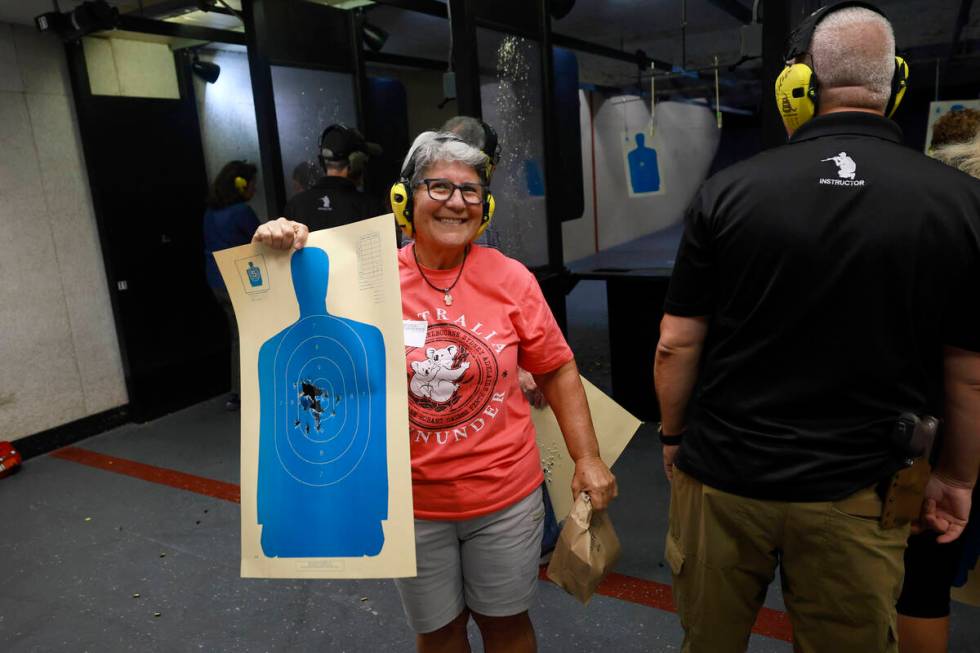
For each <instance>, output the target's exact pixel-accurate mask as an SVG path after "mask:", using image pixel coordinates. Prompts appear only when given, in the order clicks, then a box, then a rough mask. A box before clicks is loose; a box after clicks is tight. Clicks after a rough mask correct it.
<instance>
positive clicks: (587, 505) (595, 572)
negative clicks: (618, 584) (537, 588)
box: [548, 492, 620, 604]
mask: <svg viewBox="0 0 980 653" xmlns="http://www.w3.org/2000/svg"><path fill="white" fill-rule="evenodd" d="M619 553H620V550H619V538H618V537H616V531H615V530H613V525H612V521H610V519H609V515H607V514H606V511H605V510H602V511H595V510H593V509H592V503H591V502H590V501H589V495H588V494H586V493H584V492H583V493H582V494H580V495H579V497H578V499H577V500H576V501H575V505H574V506H572V511H571V512H570V513H568V517H567V518H566V519H565V526H564V527H563V528H562V529H561V535H560V536H559V537H558V544H557V545H556V546H555V551H554V553H552V554H551V563H550V564H549V565H548V578H550V579H551V580H552V581H553V582H554V583H555V584H556V585H558V586H559V587H561V588H563V589H564V590H565V591H566V592H568V593H569V594H571V595H572V596H574V597H575V598H577V599H578V600H579V601H581V602H582V603H583V604H585V603H588V602H589V599H591V598H592V594H593V593H594V592H595V590H596V588H597V587H598V586H599V583H601V582H602V579H603V578H605V577H606V575H607V574H608V573H609V572H610V571H612V568H613V566H614V565H615V564H616V562H618V561H619Z"/></svg>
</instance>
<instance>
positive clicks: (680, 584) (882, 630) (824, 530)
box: [666, 467, 908, 653]
mask: <svg viewBox="0 0 980 653" xmlns="http://www.w3.org/2000/svg"><path fill="white" fill-rule="evenodd" d="M880 512H881V501H880V500H879V499H878V497H877V495H876V494H875V492H874V489H873V488H868V489H866V490H861V491H860V492H858V493H856V494H855V495H853V496H851V497H848V498H847V499H843V500H842V501H837V502H829V501H828V502H816V503H790V502H785V501H760V500H756V499H748V498H745V497H740V496H737V495H734V494H729V493H727V492H722V491H720V490H716V489H714V488H711V487H708V486H707V485H704V484H702V483H701V482H699V481H697V480H696V479H694V478H691V477H690V476H687V475H685V474H684V473H683V472H681V471H680V470H678V469H677V468H676V467H675V468H674V480H673V483H672V487H671V497H670V526H669V529H668V533H667V551H666V557H667V561H668V563H669V564H670V567H671V570H672V571H673V576H674V585H673V591H674V604H675V605H676V606H677V613H678V614H679V615H680V618H681V625H682V626H683V627H684V645H683V648H682V651H683V652H684V653H701V652H704V653H725V652H727V651H739V652H741V651H745V649H746V647H747V646H748V640H749V634H750V633H751V631H752V626H753V624H754V622H755V618H756V614H757V613H758V611H759V608H760V607H761V606H762V603H763V600H764V599H765V596H766V589H767V587H768V586H769V583H771V582H772V580H773V577H774V575H775V570H776V566H777V564H778V565H779V569H780V581H781V582H782V587H783V599H784V601H785V604H786V611H787V613H788V615H789V617H790V621H791V623H792V624H793V650H794V651H798V652H804V653H810V652H824V651H826V652H829V653H850V652H854V653H878V652H879V651H888V652H897V651H898V644H897V635H896V627H895V621H896V614H895V601H896V600H897V598H898V594H899V592H900V590H901V587H902V575H903V570H904V568H903V564H902V556H903V553H904V551H905V542H906V539H907V538H908V526H903V527H900V528H892V529H888V530H884V529H882V528H881V527H880V526H879V524H878V515H879V514H880Z"/></svg>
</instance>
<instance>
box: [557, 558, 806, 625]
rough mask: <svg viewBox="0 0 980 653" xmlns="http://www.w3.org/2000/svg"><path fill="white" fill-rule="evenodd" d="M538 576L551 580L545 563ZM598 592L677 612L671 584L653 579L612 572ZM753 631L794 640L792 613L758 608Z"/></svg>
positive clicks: (600, 585)
mask: <svg viewBox="0 0 980 653" xmlns="http://www.w3.org/2000/svg"><path fill="white" fill-rule="evenodd" d="M538 576H539V577H540V578H541V580H549V579H548V575H547V573H546V571H545V567H541V571H540V573H539V574H538ZM549 582H550V580H549ZM596 594H601V595H602V596H608V597H611V598H614V599H619V600H621V601H629V602H630V603H638V604H640V605H646V606H649V607H651V608H657V609H658V610H665V611H667V612H677V609H676V608H675V607H674V598H673V593H672V592H671V589H670V585H665V584H664V583H658V582H656V581H652V580H646V579H643V578H636V577H634V576H625V575H623V574H617V573H615V572H613V573H610V574H609V575H608V576H606V578H605V579H604V580H603V581H602V583H600V584H599V587H598V588H597V589H596ZM752 632H753V633H756V634H757V635H764V636H766V637H772V638H773V639H781V640H783V641H785V642H791V641H793V627H792V625H791V624H790V622H789V617H787V616H786V613H785V612H780V611H779V610H772V609H770V608H762V609H761V610H759V616H758V617H756V620H755V626H754V627H753V628H752Z"/></svg>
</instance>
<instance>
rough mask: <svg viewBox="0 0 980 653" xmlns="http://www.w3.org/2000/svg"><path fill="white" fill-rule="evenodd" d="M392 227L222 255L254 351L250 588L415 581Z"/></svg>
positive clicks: (244, 418) (375, 224)
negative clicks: (287, 582) (274, 582)
mask: <svg viewBox="0 0 980 653" xmlns="http://www.w3.org/2000/svg"><path fill="white" fill-rule="evenodd" d="M392 220H393V217H392V216H391V215H390V214H389V215H384V216H380V217H377V218H371V219H369V220H362V221H360V222H356V223H354V224H350V225H346V226H343V227H338V228H335V229H326V230H323V231H317V232H313V233H312V234H311V235H310V239H309V241H308V242H307V245H306V247H305V248H303V249H301V250H299V251H295V252H293V251H290V252H282V251H277V250H272V249H270V248H267V247H265V246H263V245H256V244H252V245H245V246H242V247H236V248H232V249H227V250H224V251H221V252H217V253H215V259H216V260H217V262H218V267H219V269H220V270H221V274H222V276H223V278H224V281H225V285H226V286H227V287H228V294H229V295H230V296H231V300H232V304H233V305H234V307H235V317H236V319H237V321H238V329H239V338H240V343H241V345H240V346H241V379H242V404H241V432H242V439H241V442H242V445H241V446H242V452H241V488H242V489H241V524H242V542H241V544H242V554H241V555H242V564H241V573H242V576H244V577H258V578H394V577H403V576H414V575H415V533H414V517H413V509H412V484H411V464H410V458H409V439H408V422H407V420H406V419H405V416H406V415H407V414H408V397H407V391H406V386H405V376H404V375H405V369H404V337H403V335H404V334H403V325H402V317H401V291H400V287H399V282H398V264H397V260H396V254H395V235H394V232H393V231H392V229H391V222H392Z"/></svg>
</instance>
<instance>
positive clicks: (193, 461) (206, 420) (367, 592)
mask: <svg viewBox="0 0 980 653" xmlns="http://www.w3.org/2000/svg"><path fill="white" fill-rule="evenodd" d="M569 306H570V307H572V308H573V310H572V311H570V322H571V325H572V327H571V341H572V346H573V348H574V349H575V350H576V352H577V354H578V356H579V362H580V366H581V368H582V370H583V373H584V374H585V375H586V376H588V377H589V378H590V379H591V380H593V382H595V383H596V384H597V385H599V386H600V387H604V388H606V389H607V390H608V387H609V370H608V363H607V362H606V361H607V360H608V347H607V344H606V340H605V337H606V336H605V326H604V325H605V314H604V313H605V298H604V292H603V289H602V286H601V284H599V283H598V282H587V283H582V284H580V285H579V287H578V288H576V290H575V291H574V293H573V295H572V297H571V299H570V301H569ZM222 404H223V401H222V400H220V399H216V400H212V401H208V402H204V403H202V404H199V405H197V406H193V407H191V408H188V409H186V410H183V411H181V412H178V413H175V414H173V415H169V416H167V417H165V418H162V419H159V420H157V421H155V422H152V423H148V424H143V425H134V424H131V425H126V426H123V427H121V428H118V429H115V430H113V431H110V432H108V433H105V434H102V435H100V436H97V437H94V438H91V439H88V440H85V441H84V442H81V443H79V446H80V447H82V448H84V449H88V450H91V451H95V452H100V453H102V454H106V455H110V456H115V457H118V458H122V459H128V460H133V461H138V462H142V463H146V464H150V465H154V466H156V467H160V468H166V469H170V470H177V471H180V472H185V473H189V474H195V475H197V476H202V477H205V478H208V479H214V480H216V481H224V482H227V483H235V484H237V483H238V471H239V448H238V445H239V442H238V439H239V433H238V418H237V414H234V413H226V412H224V410H223V407H222ZM614 471H615V472H616V474H617V477H618V478H619V483H620V499H619V500H618V501H617V502H616V503H615V504H614V505H613V507H612V508H611V515H612V519H613V522H614V524H615V525H616V528H617V531H618V532H619V535H620V539H621V540H622V543H623V557H622V561H621V562H620V564H619V566H618V567H617V569H616V571H617V572H618V573H620V574H625V575H628V576H632V577H635V578H638V579H642V580H644V581H653V582H657V583H668V582H669V571H668V569H667V568H666V567H665V566H664V563H663V552H662V550H663V538H664V533H665V529H666V511H667V500H668V491H667V483H666V481H665V480H664V478H663V475H662V473H661V472H660V453H659V446H658V444H657V442H656V436H655V433H654V431H653V428H652V426H651V425H645V426H644V427H643V428H642V429H641V431H640V433H639V434H638V435H637V437H636V438H634V440H633V442H632V443H631V444H630V446H629V447H628V448H627V450H626V452H625V453H624V455H623V457H622V458H621V460H620V462H619V463H618V464H617V466H616V468H615V470H614ZM0 515H3V516H4V519H3V522H2V524H3V525H2V526H0V561H2V567H0V569H2V572H0V650H2V651H13V652H21V651H93V652H94V651H100V652H101V651H129V650H139V651H197V650H202V651H289V652H292V651H330V652H337V653H339V652H343V651H378V652H380V651H410V650H412V648H413V637H412V634H411V632H410V631H409V629H408V627H407V626H406V624H405V622H404V618H403V615H402V610H401V605H400V603H399V600H398V595H397V593H396V591H395V588H394V586H393V584H392V583H391V582H390V581H290V580H254V579H241V578H240V577H239V574H238V570H239V506H238V504H237V503H234V502H232V501H227V500H222V499H217V498H212V497H210V496H205V495H202V494H199V493H195V492H192V491H187V490H182V489H176V488H174V487H170V486H168V485H164V484H159V483H153V482H147V481H145V480H139V479H137V478H132V477H130V476H125V475H121V474H117V473H112V472H111V471H106V470H102V469H95V468H92V467H89V466H85V465H81V464H78V463H77V462H72V461H69V460H64V459H59V458H57V457H54V456H42V457H39V458H35V459H32V460H30V461H28V462H27V464H25V465H24V468H23V469H22V470H21V471H20V472H19V473H18V474H15V475H14V476H11V477H9V478H6V479H2V480H0ZM766 605H767V606H768V607H770V608H773V609H775V610H781V609H782V601H781V597H780V595H779V592H778V588H773V589H772V590H771V591H770V593H769V596H768V598H767V601H766ZM532 619H533V620H534V623H535V627H536V630H537V634H538V641H539V644H540V650H541V651H544V652H548V651H566V652H567V651H571V652H591V651H617V653H619V652H627V651H672V650H678V649H679V647H680V642H681V629H680V626H679V623H678V621H677V617H676V615H675V614H673V613H671V612H667V611H665V610H660V609H656V608H652V607H648V606H647V605H643V604H640V603H636V602H632V601H630V600H621V599H616V598H611V597H608V596H596V597H595V598H594V599H593V600H592V602H591V603H590V604H589V606H588V607H583V606H580V605H579V604H578V603H577V602H575V601H574V600H573V599H571V598H570V597H568V596H567V595H566V594H564V593H563V592H562V591H561V590H559V589H557V588H556V587H554V586H553V585H551V584H549V583H545V582H541V583H540V592H539V594H538V598H537V602H536V604H535V606H534V607H533V609H532ZM471 640H472V641H473V644H474V650H476V651H480V650H482V647H481V646H480V644H479V637H478V634H477V632H476V631H475V630H471ZM791 649H792V647H791V645H790V644H789V643H788V642H786V641H781V640H779V639H774V638H770V637H763V636H758V635H753V637H752V640H751V643H750V647H749V650H750V651H752V652H753V653H762V652H787V651H790V650H791ZM950 650H951V651H956V652H960V653H969V652H977V653H980V609H977V608H971V607H967V606H962V605H956V606H955V607H954V614H953V634H952V645H951V649H950Z"/></svg>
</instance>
